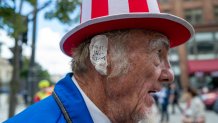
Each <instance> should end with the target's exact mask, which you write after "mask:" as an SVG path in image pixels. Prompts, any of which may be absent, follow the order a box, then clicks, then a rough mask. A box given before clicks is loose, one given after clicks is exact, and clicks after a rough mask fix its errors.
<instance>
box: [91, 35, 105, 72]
mask: <svg viewBox="0 0 218 123" xmlns="http://www.w3.org/2000/svg"><path fill="white" fill-rule="evenodd" d="M107 49H108V38H107V36H105V35H96V36H95V37H93V38H92V40H91V43H90V45H89V51H90V60H91V63H92V64H93V65H94V67H95V69H96V70H97V71H98V72H99V73H100V74H101V75H107Z"/></svg>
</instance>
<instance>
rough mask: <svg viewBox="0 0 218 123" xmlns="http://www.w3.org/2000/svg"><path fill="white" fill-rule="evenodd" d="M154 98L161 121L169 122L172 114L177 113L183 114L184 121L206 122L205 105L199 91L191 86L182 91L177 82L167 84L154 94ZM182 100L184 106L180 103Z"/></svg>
mask: <svg viewBox="0 0 218 123" xmlns="http://www.w3.org/2000/svg"><path fill="white" fill-rule="evenodd" d="M154 99H155V101H156V107H157V108H158V111H159V114H160V115H161V117H160V123H169V122H170V116H171V115H170V114H172V116H173V115H174V114H175V113H180V114H181V116H182V117H181V119H182V121H181V122H182V123H205V106H204V104H203V102H202V100H201V98H200V96H199V94H198V92H197V91H196V90H195V89H193V88H191V87H188V88H187V90H186V91H184V93H182V92H181V91H180V90H179V89H178V87H177V86H176V84H175V83H172V84H166V85H163V87H162V89H161V91H160V92H158V93H156V94H155V95H154ZM182 101H183V103H185V106H183V107H182V106H181V104H180V103H181V102H182ZM170 106H171V111H170V110H169V109H170V108H169V107H170ZM176 108H177V110H176ZM176 111H177V112H176ZM178 111H179V112H178Z"/></svg>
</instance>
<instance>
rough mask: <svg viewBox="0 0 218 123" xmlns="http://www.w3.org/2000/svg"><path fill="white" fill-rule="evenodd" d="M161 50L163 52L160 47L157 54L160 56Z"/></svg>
mask: <svg viewBox="0 0 218 123" xmlns="http://www.w3.org/2000/svg"><path fill="white" fill-rule="evenodd" d="M161 52H162V50H161V49H159V50H158V51H157V54H158V56H159V57H160V56H161Z"/></svg>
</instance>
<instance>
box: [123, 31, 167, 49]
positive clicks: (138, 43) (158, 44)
mask: <svg viewBox="0 0 218 123" xmlns="http://www.w3.org/2000/svg"><path fill="white" fill-rule="evenodd" d="M127 44H128V45H129V46H130V47H132V48H134V47H136V48H137V47H147V48H148V49H156V48H166V49H169V47H170V44H169V40H168V38H167V37H166V36H165V35H164V34H162V33H159V32H156V31H149V30H130V31H129V33H128V36H127Z"/></svg>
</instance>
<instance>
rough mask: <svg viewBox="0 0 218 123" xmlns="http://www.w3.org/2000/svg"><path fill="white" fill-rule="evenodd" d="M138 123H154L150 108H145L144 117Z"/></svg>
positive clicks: (153, 114) (152, 112) (153, 115)
mask: <svg viewBox="0 0 218 123" xmlns="http://www.w3.org/2000/svg"><path fill="white" fill-rule="evenodd" d="M138 123H156V121H155V113H154V111H153V108H152V107H149V108H146V110H145V112H144V116H142V117H141V119H140V120H139V122H138Z"/></svg>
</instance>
